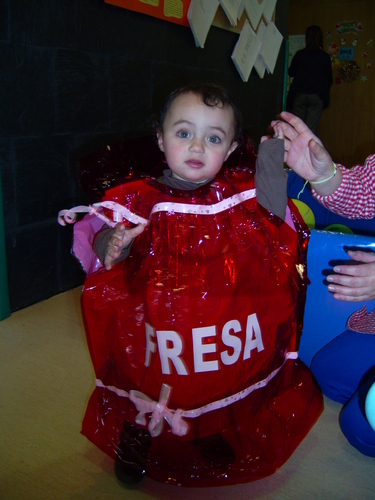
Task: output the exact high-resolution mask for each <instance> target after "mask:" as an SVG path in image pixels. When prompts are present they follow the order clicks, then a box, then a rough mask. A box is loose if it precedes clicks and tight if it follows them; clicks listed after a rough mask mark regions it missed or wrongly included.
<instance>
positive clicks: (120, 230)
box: [104, 223, 145, 271]
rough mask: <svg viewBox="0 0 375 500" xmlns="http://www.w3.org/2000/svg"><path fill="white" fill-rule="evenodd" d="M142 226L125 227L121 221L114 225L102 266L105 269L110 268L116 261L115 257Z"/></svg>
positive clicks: (137, 233) (139, 231)
mask: <svg viewBox="0 0 375 500" xmlns="http://www.w3.org/2000/svg"><path fill="white" fill-rule="evenodd" d="M144 228H145V226H144V225H143V224H138V225H137V226H135V227H132V228H131V229H129V228H126V227H125V226H124V224H121V223H119V224H117V225H116V227H115V230H114V232H113V234H112V236H111V238H110V240H109V242H108V246H107V249H106V253H105V259H104V266H105V268H106V269H107V271H109V270H110V269H111V268H112V266H113V265H114V264H115V263H116V259H118V258H119V257H120V256H121V252H122V250H123V248H125V247H127V246H128V245H130V244H131V242H132V240H133V239H134V238H135V237H136V236H138V235H140V234H141V233H142V232H143V230H144Z"/></svg>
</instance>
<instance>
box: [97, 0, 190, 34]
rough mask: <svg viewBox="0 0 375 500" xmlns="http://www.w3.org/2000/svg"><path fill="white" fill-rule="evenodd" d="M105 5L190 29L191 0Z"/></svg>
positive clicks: (125, 0) (118, 0)
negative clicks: (189, 9)
mask: <svg viewBox="0 0 375 500" xmlns="http://www.w3.org/2000/svg"><path fill="white" fill-rule="evenodd" d="M104 1H105V3H108V4H111V5H116V6H117V7H122V8H123V9H128V10H134V11H135V12H140V13H141V14H147V15H148V16H152V17H157V18H159V19H163V20H164V21H168V22H170V23H175V24H180V25H182V26H187V27H189V26H190V25H189V21H188V18H187V11H188V8H189V4H190V0H104Z"/></svg>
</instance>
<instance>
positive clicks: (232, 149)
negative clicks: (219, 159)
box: [224, 141, 238, 161]
mask: <svg viewBox="0 0 375 500" xmlns="http://www.w3.org/2000/svg"><path fill="white" fill-rule="evenodd" d="M237 146H238V142H236V141H234V142H232V144H231V145H230V148H229V149H228V152H227V155H226V157H225V160H227V159H228V158H229V156H230V155H231V154H232V153H233V151H234V150H235V149H237ZM225 160H224V161H225Z"/></svg>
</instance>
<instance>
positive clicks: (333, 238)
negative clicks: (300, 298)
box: [299, 229, 375, 366]
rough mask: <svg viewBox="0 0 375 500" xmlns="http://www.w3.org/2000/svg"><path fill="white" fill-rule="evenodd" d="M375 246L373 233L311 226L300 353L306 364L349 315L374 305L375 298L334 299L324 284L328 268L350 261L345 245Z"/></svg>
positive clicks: (336, 332) (370, 308)
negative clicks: (358, 233) (355, 233)
mask: <svg viewBox="0 0 375 500" xmlns="http://www.w3.org/2000/svg"><path fill="white" fill-rule="evenodd" d="M353 247H355V248H359V249H366V250H375V238H374V236H362V235H361V236H359V235H352V234H343V233H331V232H327V231H318V230H314V229H312V230H311V238H310V243H309V247H308V251H307V275H308V278H309V280H310V282H311V283H310V285H309V286H308V288H307V298H306V307H305V315H304V324H303V331H302V337H301V343H300V348H299V356H300V358H301V359H302V361H304V363H305V364H306V365H307V366H310V365H311V361H312V358H313V357H314V355H315V354H316V353H317V352H318V351H319V350H320V349H321V348H322V347H323V346H325V345H326V344H328V342H330V341H331V340H332V339H334V338H335V337H337V336H338V335H340V333H342V332H343V331H345V329H346V322H347V320H348V318H349V316H350V315H351V314H352V313H353V312H354V311H357V310H358V309H360V308H361V307H363V305H364V304H366V306H367V311H372V310H373V309H374V308H375V300H371V301H367V302H342V301H339V300H335V299H334V298H333V296H332V294H331V293H330V292H329V291H328V288H327V285H326V284H324V281H325V275H326V273H327V271H329V270H332V265H333V264H334V262H335V261H336V262H337V261H343V260H345V261H348V262H349V261H350V262H352V261H351V259H349V257H348V255H347V254H346V252H345V248H346V249H347V248H353Z"/></svg>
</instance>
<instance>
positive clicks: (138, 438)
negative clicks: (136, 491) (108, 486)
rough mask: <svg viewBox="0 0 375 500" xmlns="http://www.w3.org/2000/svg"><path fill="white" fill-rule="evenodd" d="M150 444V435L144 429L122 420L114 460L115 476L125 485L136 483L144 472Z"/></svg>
mask: <svg viewBox="0 0 375 500" xmlns="http://www.w3.org/2000/svg"><path fill="white" fill-rule="evenodd" d="M150 446H151V436H150V433H149V432H148V431H146V430H143V429H139V428H138V427H135V426H134V425H131V424H130V423H129V422H124V424H123V428H122V432H121V435H120V443H119V446H118V449H117V457H118V459H119V460H118V461H116V462H115V473H116V477H117V479H118V480H119V481H121V482H122V483H125V484H127V485H134V484H138V483H139V482H140V481H141V480H142V478H143V476H144V475H145V473H146V469H145V466H144V464H143V463H142V462H143V461H146V459H147V455H148V450H149V448H150Z"/></svg>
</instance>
